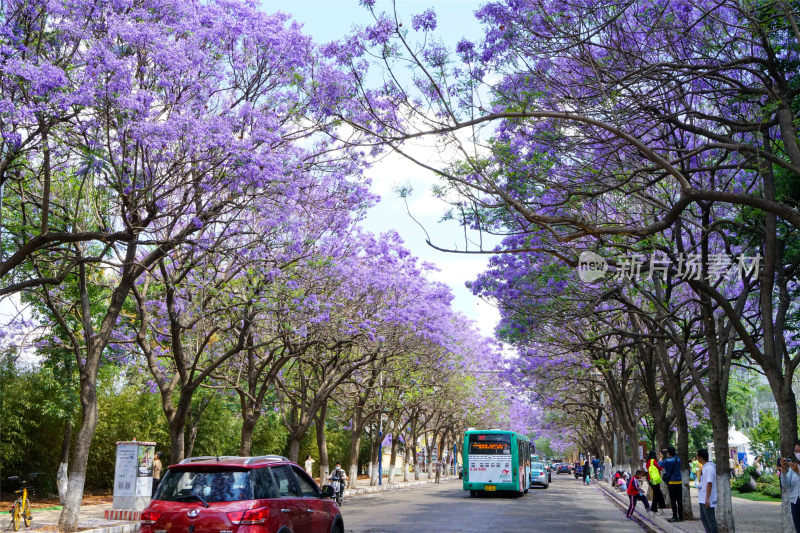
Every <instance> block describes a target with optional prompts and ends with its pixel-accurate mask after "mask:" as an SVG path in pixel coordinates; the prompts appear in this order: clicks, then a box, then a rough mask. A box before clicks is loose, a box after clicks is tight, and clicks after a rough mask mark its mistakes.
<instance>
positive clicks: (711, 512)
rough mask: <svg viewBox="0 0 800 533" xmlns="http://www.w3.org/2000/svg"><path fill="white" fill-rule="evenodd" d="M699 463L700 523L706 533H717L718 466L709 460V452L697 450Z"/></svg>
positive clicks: (698, 494)
mask: <svg viewBox="0 0 800 533" xmlns="http://www.w3.org/2000/svg"><path fill="white" fill-rule="evenodd" d="M697 461H698V462H699V463H700V464H701V465H702V467H703V470H702V472H701V475H700V488H699V489H697V502H698V503H699V504H700V521H701V522H702V523H703V527H704V528H705V530H706V533H717V531H718V530H717V517H716V515H715V509H716V507H717V466H716V465H715V464H714V463H712V462H711V461H709V460H708V450H706V449H702V448H701V449H699V450H697Z"/></svg>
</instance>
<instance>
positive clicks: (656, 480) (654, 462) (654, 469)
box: [647, 452, 667, 514]
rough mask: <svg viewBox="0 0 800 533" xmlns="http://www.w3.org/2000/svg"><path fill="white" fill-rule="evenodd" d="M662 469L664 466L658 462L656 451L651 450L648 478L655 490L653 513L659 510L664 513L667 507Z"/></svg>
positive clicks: (648, 462)
mask: <svg viewBox="0 0 800 533" xmlns="http://www.w3.org/2000/svg"><path fill="white" fill-rule="evenodd" d="M661 470H663V468H662V467H661V465H659V464H658V459H656V452H650V454H649V455H648V456H647V479H648V482H649V483H650V488H651V489H652V490H653V506H652V507H651V508H650V510H651V511H652V512H653V514H656V513H658V511H659V510H661V512H662V513H663V512H664V509H666V508H667V502H666V501H665V500H664V493H663V492H661Z"/></svg>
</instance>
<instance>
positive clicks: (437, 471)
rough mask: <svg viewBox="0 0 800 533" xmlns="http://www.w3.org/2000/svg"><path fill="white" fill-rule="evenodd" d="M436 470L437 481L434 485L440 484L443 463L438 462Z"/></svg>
mask: <svg viewBox="0 0 800 533" xmlns="http://www.w3.org/2000/svg"><path fill="white" fill-rule="evenodd" d="M435 468H436V479H435V480H434V483H439V480H440V479H441V477H442V462H441V461H436V466H435Z"/></svg>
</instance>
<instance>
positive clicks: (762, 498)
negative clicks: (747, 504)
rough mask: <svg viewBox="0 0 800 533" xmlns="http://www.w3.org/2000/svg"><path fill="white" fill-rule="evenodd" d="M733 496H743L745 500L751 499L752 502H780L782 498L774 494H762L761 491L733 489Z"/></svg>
mask: <svg viewBox="0 0 800 533" xmlns="http://www.w3.org/2000/svg"><path fill="white" fill-rule="evenodd" d="M731 496H733V497H734V498H742V499H743V500H750V501H751V502H780V501H781V499H780V498H773V497H772V496H767V495H766V494H761V493H760V492H744V493H742V492H739V491H738V490H732V491H731Z"/></svg>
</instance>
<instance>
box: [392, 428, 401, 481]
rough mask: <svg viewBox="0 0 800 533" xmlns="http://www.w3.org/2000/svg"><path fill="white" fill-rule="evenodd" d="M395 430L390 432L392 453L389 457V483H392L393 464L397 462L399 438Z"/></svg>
mask: <svg viewBox="0 0 800 533" xmlns="http://www.w3.org/2000/svg"><path fill="white" fill-rule="evenodd" d="M396 433H397V432H396V431H395V432H392V453H391V455H390V459H389V483H394V471H395V464H396V463H397V450H398V446H400V439H399V438H398V437H397V434H396Z"/></svg>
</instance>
